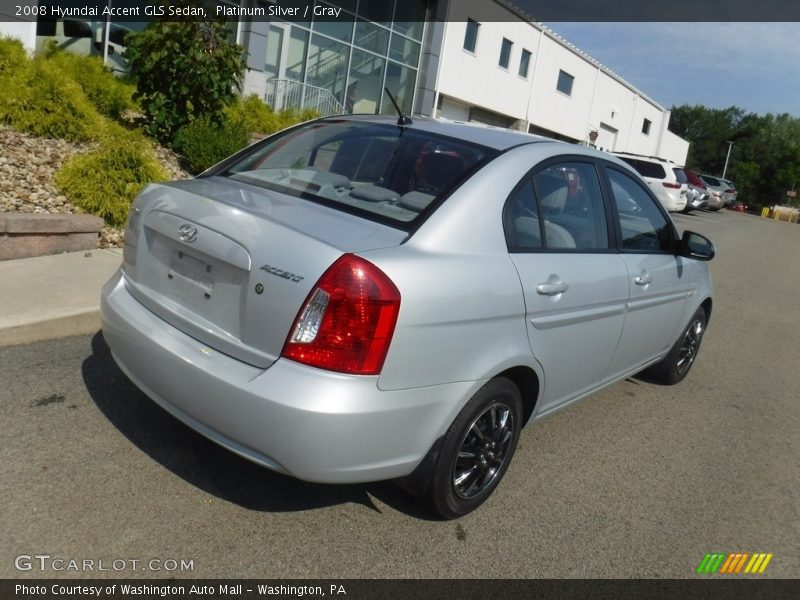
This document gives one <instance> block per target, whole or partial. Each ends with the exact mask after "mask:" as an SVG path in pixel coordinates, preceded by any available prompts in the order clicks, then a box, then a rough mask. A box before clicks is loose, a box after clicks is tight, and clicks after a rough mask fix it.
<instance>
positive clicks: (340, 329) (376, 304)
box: [281, 254, 400, 375]
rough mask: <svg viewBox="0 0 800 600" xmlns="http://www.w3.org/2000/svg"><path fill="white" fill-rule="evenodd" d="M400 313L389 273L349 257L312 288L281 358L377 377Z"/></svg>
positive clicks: (367, 262) (361, 259)
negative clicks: (387, 274)
mask: <svg viewBox="0 0 800 600" xmlns="http://www.w3.org/2000/svg"><path fill="white" fill-rule="evenodd" d="M399 312H400V292H399V291H398V289H397V287H396V286H395V285H394V283H392V281H391V280H390V279H389V278H388V277H387V276H386V274H385V273H384V272H383V271H381V270H380V269H379V268H378V267H376V266H375V265H373V264H372V263H371V262H369V261H367V260H364V259H363V258H359V257H358V256H354V255H352V254H345V255H344V256H342V257H341V258H339V259H338V260H337V261H336V262H335V263H333V265H331V267H330V268H329V269H328V270H327V271H325V273H323V275H322V277H320V280H319V281H318V282H317V285H316V286H315V287H314V289H313V290H311V293H310V294H309V295H308V298H307V299H306V301H305V304H304V305H303V308H302V309H301V310H300V313H299V314H298V315H297V318H296V319H295V322H294V325H293V326H292V329H291V331H290V332H289V337H288V338H287V340H286V343H285V344H284V346H283V352H282V353H281V355H282V356H283V357H285V358H289V359H291V360H294V361H297V362H299V363H303V364H305V365H310V366H312V367H318V368H320V369H327V370H329V371H338V372H340V373H352V374H357V375H377V374H378V373H380V372H381V368H383V362H384V360H385V359H386V353H387V352H388V350H389V344H390V343H391V341H392V335H393V334H394V327H395V324H396V323H397V315H398V313H399Z"/></svg>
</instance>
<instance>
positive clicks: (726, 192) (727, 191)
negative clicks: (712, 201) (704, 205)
mask: <svg viewBox="0 0 800 600" xmlns="http://www.w3.org/2000/svg"><path fill="white" fill-rule="evenodd" d="M722 193H723V194H732V193H733V190H732V189H731V188H728V189H727V190H725V191H724V192H722Z"/></svg>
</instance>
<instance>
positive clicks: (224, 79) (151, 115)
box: [125, 21, 244, 143]
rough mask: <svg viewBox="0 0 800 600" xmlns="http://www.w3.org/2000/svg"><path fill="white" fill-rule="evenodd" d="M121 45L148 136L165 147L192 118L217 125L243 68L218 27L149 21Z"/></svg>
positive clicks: (226, 35)
mask: <svg viewBox="0 0 800 600" xmlns="http://www.w3.org/2000/svg"><path fill="white" fill-rule="evenodd" d="M126 41H127V44H128V47H127V50H126V53H125V58H126V59H127V60H128V62H129V64H130V68H131V73H132V75H133V76H134V78H135V79H136V88H137V91H136V94H135V98H136V99H137V100H139V102H140V104H141V106H142V109H143V110H144V112H145V115H146V117H147V119H148V124H147V130H148V132H149V133H150V135H152V136H153V137H155V138H156V139H158V140H159V141H161V142H164V143H169V142H170V141H171V140H172V137H173V135H174V134H175V132H176V131H178V129H180V128H181V127H183V126H184V125H186V124H188V123H189V122H190V121H192V120H193V119H195V118H197V117H208V118H210V119H211V120H212V121H214V122H217V123H221V121H222V118H223V112H222V111H223V108H224V106H225V104H226V102H228V101H229V100H231V99H232V98H233V96H234V93H235V90H238V89H240V80H241V76H242V72H243V69H244V65H243V62H242V55H243V52H244V48H242V47H241V46H239V45H237V44H234V43H231V42H230V41H229V33H228V29H227V27H226V25H225V24H224V23H220V22H196V21H181V22H176V23H172V22H167V21H152V22H151V23H150V24H149V25H148V26H147V27H146V28H145V29H144V31H142V32H141V33H135V34H130V35H129V36H128V38H127V40H126Z"/></svg>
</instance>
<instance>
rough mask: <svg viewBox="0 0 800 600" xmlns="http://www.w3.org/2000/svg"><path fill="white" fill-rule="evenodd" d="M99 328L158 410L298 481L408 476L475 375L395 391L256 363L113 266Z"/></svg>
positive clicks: (362, 380)
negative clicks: (151, 301) (159, 306)
mask: <svg viewBox="0 0 800 600" xmlns="http://www.w3.org/2000/svg"><path fill="white" fill-rule="evenodd" d="M100 310H101V317H102V323H103V335H104V337H105V339H106V342H107V343H108V345H109V347H110V348H111V352H112V354H113V356H114V359H115V360H116V362H117V364H118V365H119V366H120V368H121V369H122V370H123V371H124V372H125V374H126V375H127V376H128V377H129V378H130V379H131V381H133V383H134V384H136V386H137V387H139V388H140V389H141V390H142V391H143V392H144V393H145V394H147V395H148V396H149V397H150V398H152V399H153V400H154V401H155V402H156V403H158V404H159V405H160V406H161V407H163V408H164V409H165V410H167V411H168V412H170V413H171V414H172V415H174V416H175V417H176V418H178V419H179V420H181V421H183V422H184V423H186V424H187V425H188V426H189V427H191V428H192V429H195V430H196V431H198V432H199V433H201V434H202V435H204V436H206V437H207V438H209V439H211V440H212V441H214V442H216V443H218V444H220V445H221V446H223V447H225V448H227V449H229V450H231V451H233V452H235V453H237V454H239V455H241V456H243V457H245V458H247V459H249V460H252V461H254V462H256V463H259V464H261V465H263V466H265V467H268V468H270V469H272V470H275V471H278V472H281V473H285V474H288V475H292V476H294V477H298V478H300V479H304V480H307V481H316V482H321V483H354V482H364V481H378V480H382V479H391V478H396V477H403V476H405V475H408V474H410V473H411V472H412V471H413V470H414V468H415V467H416V466H417V464H418V463H419V462H420V461H421V460H422V458H423V457H424V456H425V454H426V453H427V452H428V450H429V449H430V447H431V446H432V445H433V442H434V441H435V440H436V439H437V438H438V437H440V436H441V435H442V434H443V433H444V432H445V431H446V430H447V428H448V427H449V425H450V422H451V420H452V418H453V414H454V413H455V412H457V411H458V409H459V407H460V406H461V405H462V404H463V402H465V401H466V399H467V398H469V397H470V396H471V395H472V393H474V391H475V389H477V388H478V387H479V386H480V385H481V384H482V382H461V383H452V384H446V385H439V386H431V387H424V388H411V389H405V390H397V391H382V390H380V389H378V386H377V381H378V378H377V377H363V376H350V375H343V374H338V373H330V372H327V371H323V370H320V369H314V368H310V367H306V366H303V365H300V364H297V363H294V362H292V361H288V360H285V359H279V360H277V361H276V362H275V363H274V364H273V365H272V366H270V367H269V368H267V369H261V368H257V367H254V366H252V365H249V364H246V363H243V362H241V361H239V360H236V359H234V358H231V357H230V356H227V355H225V354H222V353H220V352H217V351H216V350H214V349H212V348H209V347H208V346H206V345H205V344H203V343H201V342H199V341H197V340H195V339H194V338H191V337H189V336H187V335H186V334H184V333H182V332H181V331H179V330H177V329H175V328H174V327H172V326H171V325H169V324H168V323H166V322H165V321H163V320H161V319H160V318H159V317H158V316H156V315H155V314H153V313H152V312H150V311H149V310H147V309H146V308H145V307H144V306H142V305H141V304H140V303H139V302H138V301H136V300H135V299H134V298H133V297H132V296H131V295H130V294H129V293H128V291H127V290H126V289H125V282H124V276H123V275H122V272H118V273H117V274H116V275H115V276H114V277H113V278H112V279H111V280H110V281H109V282H108V283H107V284H106V286H105V287H104V288H103V292H102V299H101V308H100Z"/></svg>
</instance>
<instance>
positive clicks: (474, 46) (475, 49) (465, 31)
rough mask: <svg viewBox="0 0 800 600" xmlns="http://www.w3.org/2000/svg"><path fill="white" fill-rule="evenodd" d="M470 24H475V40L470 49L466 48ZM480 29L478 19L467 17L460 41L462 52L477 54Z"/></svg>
mask: <svg viewBox="0 0 800 600" xmlns="http://www.w3.org/2000/svg"><path fill="white" fill-rule="evenodd" d="M471 24H474V25H475V41H474V43H473V45H472V49H471V50H470V49H469V48H467V37H468V36H469V27H470V25H471ZM480 31H481V24H480V23H479V22H478V21H476V20H475V19H470V18H469V17H467V23H466V29H465V30H464V40H463V42H462V43H461V49H462V50H463V51H464V52H467V53H469V54H471V55H472V56H477V53H478V34H479V33H480ZM420 55H422V52H421V51H420Z"/></svg>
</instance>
